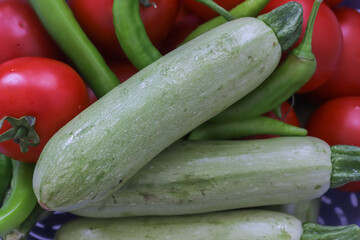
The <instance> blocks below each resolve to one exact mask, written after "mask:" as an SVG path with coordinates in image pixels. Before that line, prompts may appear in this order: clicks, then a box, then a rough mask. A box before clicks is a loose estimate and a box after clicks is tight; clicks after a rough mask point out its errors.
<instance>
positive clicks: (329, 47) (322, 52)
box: [263, 0, 342, 93]
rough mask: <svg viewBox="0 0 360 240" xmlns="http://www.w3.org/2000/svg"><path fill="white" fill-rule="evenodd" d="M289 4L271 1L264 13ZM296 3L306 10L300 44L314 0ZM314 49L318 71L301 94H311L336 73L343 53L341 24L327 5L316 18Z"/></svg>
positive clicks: (277, 0)
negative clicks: (310, 92)
mask: <svg viewBox="0 0 360 240" xmlns="http://www.w3.org/2000/svg"><path fill="white" fill-rule="evenodd" d="M287 2H290V0H271V1H270V2H269V4H268V5H267V6H266V7H265V9H264V11H263V12H269V11H270V10H272V9H274V8H276V7H278V6H280V5H283V4H285V3H287ZM296 2H299V3H300V4H301V5H302V6H303V10H304V14H303V15H304V23H303V31H302V35H301V37H300V39H299V41H298V43H299V42H300V41H301V40H302V38H303V36H304V33H305V28H306V24H307V22H308V18H309V15H310V12H311V9H312V6H313V3H314V0H296ZM298 43H297V44H298ZM297 44H295V45H297ZM312 49H313V53H314V55H315V57H316V59H317V69H316V72H315V74H314V76H313V77H312V78H311V79H310V81H309V82H308V83H307V84H305V85H304V86H303V87H302V88H301V89H300V90H299V91H298V92H299V93H304V92H309V91H311V90H314V89H316V88H318V87H320V86H321V85H323V84H324V83H325V82H326V81H327V80H329V78H330V77H331V76H332V75H333V74H334V73H335V71H336V68H337V66H338V64H339V61H340V56H341V51H342V34H341V29H340V24H339V22H338V20H337V19H336V16H335V14H334V13H333V11H332V10H331V9H330V8H329V7H328V6H327V5H326V4H321V6H320V9H319V11H318V13H317V16H316V20H315V24H314V32H313V39H312Z"/></svg>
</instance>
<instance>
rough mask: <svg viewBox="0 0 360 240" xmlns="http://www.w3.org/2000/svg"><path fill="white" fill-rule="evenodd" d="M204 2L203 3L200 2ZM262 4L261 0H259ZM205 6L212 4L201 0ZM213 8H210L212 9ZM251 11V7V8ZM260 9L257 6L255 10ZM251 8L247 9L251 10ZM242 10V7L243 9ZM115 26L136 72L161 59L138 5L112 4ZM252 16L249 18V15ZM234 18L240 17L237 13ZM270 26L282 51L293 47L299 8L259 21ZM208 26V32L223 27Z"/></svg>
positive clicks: (285, 9) (126, 0) (118, 0)
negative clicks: (136, 69)
mask: <svg viewBox="0 0 360 240" xmlns="http://www.w3.org/2000/svg"><path fill="white" fill-rule="evenodd" d="M201 1H203V0H201ZM262 1H263V0H262ZM204 2H213V1H211V0H210V1H208V0H204ZM214 4H215V5H217V4H216V3H213V4H211V5H212V6H213V7H214ZM250 6H251V7H253V5H250ZM260 6H262V5H261V4H260V5H257V8H258V7H260ZM251 7H250V8H251ZM244 8H245V6H244ZM258 10H260V9H258ZM113 15H114V26H115V32H116V36H117V38H118V40H119V43H120V45H121V47H122V49H123V50H124V52H125V54H126V56H127V57H128V59H129V60H130V61H131V62H132V64H133V65H134V66H135V67H136V68H138V69H143V68H144V67H146V66H148V65H149V64H151V63H153V62H154V61H156V60H157V59H159V58H160V57H161V53H160V52H159V51H158V50H157V48H156V47H155V46H154V45H153V44H152V43H151V41H150V39H149V37H148V35H147V33H146V30H145V27H144V24H143V22H142V20H141V18H140V14H139V3H138V2H137V1H132V0H115V1H114V5H113ZM249 15H251V14H249ZM236 16H238V17H239V16H240V15H239V14H238V13H237V15H236ZM258 18H259V19H261V20H262V21H264V22H265V23H266V24H267V25H268V26H270V27H271V28H272V29H273V31H274V33H275V34H276V37H277V38H278V40H279V42H280V45H281V48H282V50H285V49H287V48H288V47H289V46H291V45H293V44H294V43H295V41H296V40H297V38H298V37H299V36H300V33H301V25H302V7H301V4H299V3H296V2H290V3H287V4H284V5H283V6H280V7H278V8H276V9H274V10H273V11H271V12H270V13H267V14H264V15H261V16H259V17H258ZM216 23H219V24H218V25H217V24H209V25H207V27H206V31H208V30H209V29H210V28H214V27H215V26H216V25H217V26H219V25H221V24H223V23H222V21H220V22H216Z"/></svg>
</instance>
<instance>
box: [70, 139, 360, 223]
mask: <svg viewBox="0 0 360 240" xmlns="http://www.w3.org/2000/svg"><path fill="white" fill-rule="evenodd" d="M347 148H348V149H351V148H352V147H347ZM356 149H357V151H359V150H358V149H359V148H356ZM355 151H356V150H355ZM355 151H352V152H351V153H348V154H347V155H345V154H344V155H343V156H342V157H341V161H344V162H339V159H340V158H338V157H337V154H335V155H334V156H333V159H331V156H332V153H331V150H330V147H329V145H328V144H327V143H325V142H324V141H322V140H320V139H318V138H313V137H278V138H272V139H266V140H247V141H245V140H242V141H234V140H229V141H180V142H178V143H177V144H175V145H173V146H171V147H169V148H167V149H166V150H164V151H163V152H162V153H160V154H159V155H158V156H157V157H155V158H154V159H153V160H152V161H151V162H150V163H148V164H147V165H146V166H145V167H144V168H142V169H141V170H140V171H139V172H138V173H137V174H136V175H135V176H134V177H133V178H131V179H130V180H129V181H128V182H127V183H126V184H125V185H124V186H123V187H122V188H120V189H118V190H117V191H116V192H115V193H113V194H111V196H109V197H108V198H106V199H105V200H102V201H100V202H98V203H95V204H93V205H92V206H88V207H86V208H83V209H79V210H76V211H73V213H75V214H77V215H81V216H88V217H123V216H142V215H179V214H196V213H205V212H211V211H219V210H228V209H235V208H246V207H258V206H266V205H275V204H288V203H294V202H297V201H301V200H309V199H314V198H318V197H320V196H322V195H323V194H324V193H325V192H326V191H327V190H328V189H329V187H330V185H333V182H336V183H338V182H340V180H337V179H336V176H342V175H344V173H347V171H348V169H347V167H348V166H350V164H352V166H353V169H359V168H360V153H359V152H357V153H355ZM356 177H357V179H360V176H358V174H356V173H353V174H352V176H346V177H345V178H343V179H342V181H344V182H343V183H345V182H346V180H347V181H354V179H355V178H356Z"/></svg>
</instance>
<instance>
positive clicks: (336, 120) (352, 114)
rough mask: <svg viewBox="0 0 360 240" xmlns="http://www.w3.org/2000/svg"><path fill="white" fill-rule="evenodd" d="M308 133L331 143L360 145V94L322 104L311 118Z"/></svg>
mask: <svg viewBox="0 0 360 240" xmlns="http://www.w3.org/2000/svg"><path fill="white" fill-rule="evenodd" d="M306 128H307V130H308V135H310V136H314V137H318V138H320V139H322V140H324V141H325V142H327V143H328V144H329V145H336V144H347V145H354V146H359V147H360V96H348V97H340V98H334V99H332V100H330V101H327V102H325V103H323V104H322V105H320V106H319V107H318V108H317V109H316V110H315V111H314V112H313V114H312V115H311V117H310V118H309V120H308V122H307V124H306Z"/></svg>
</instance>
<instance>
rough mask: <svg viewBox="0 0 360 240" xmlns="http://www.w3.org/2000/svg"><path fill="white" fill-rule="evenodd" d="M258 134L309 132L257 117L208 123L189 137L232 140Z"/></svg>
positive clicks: (284, 134) (300, 133) (298, 134)
mask: <svg viewBox="0 0 360 240" xmlns="http://www.w3.org/2000/svg"><path fill="white" fill-rule="evenodd" d="M258 134H274V135H282V136H305V135H306V134H307V130H306V129H303V128H299V127H295V126H292V125H290V124H286V123H284V122H282V121H279V120H276V119H273V118H270V117H264V116H260V117H256V118H252V119H246V120H241V121H231V122H224V123H212V122H206V123H204V124H203V125H201V126H200V127H198V128H196V129H195V130H194V131H192V132H191V133H190V135H189V139H190V140H230V139H236V138H241V137H246V136H252V135H258Z"/></svg>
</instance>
